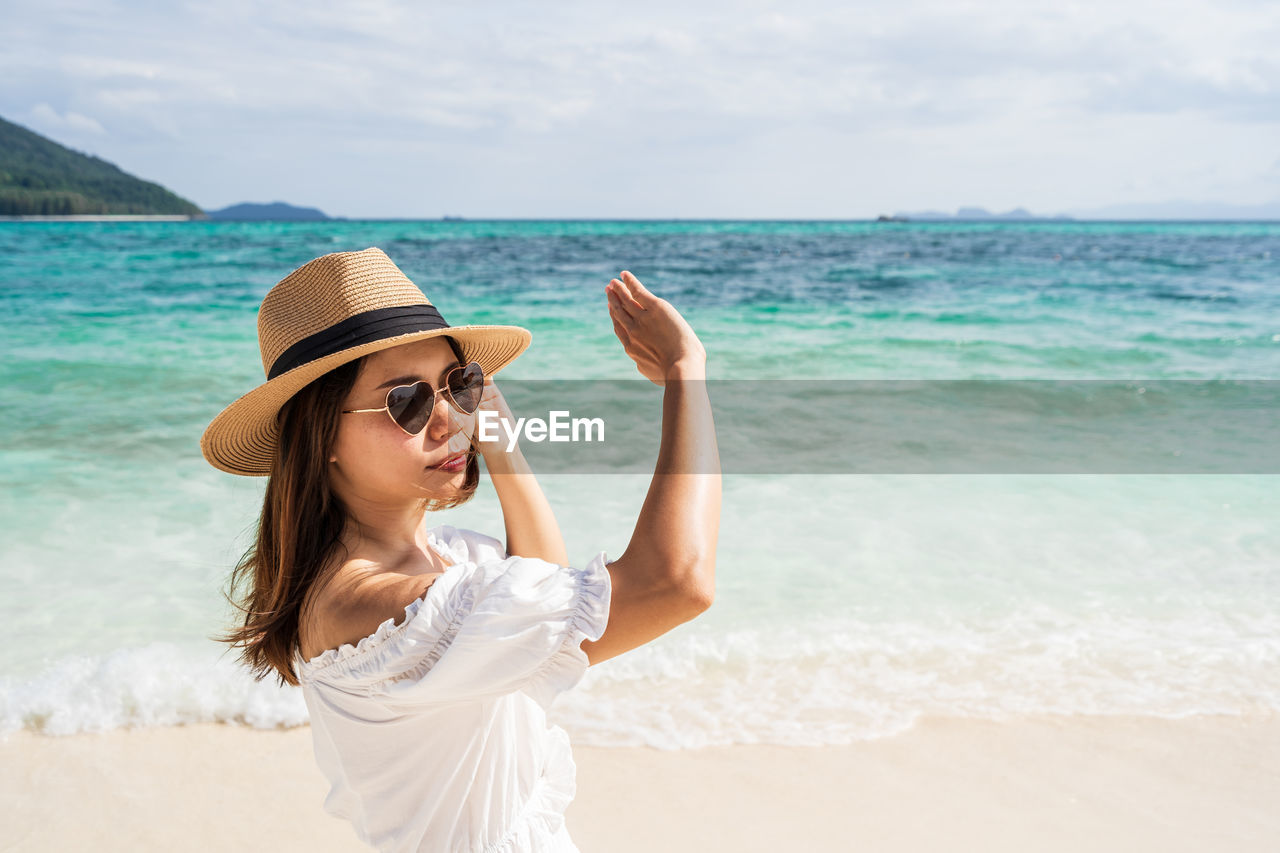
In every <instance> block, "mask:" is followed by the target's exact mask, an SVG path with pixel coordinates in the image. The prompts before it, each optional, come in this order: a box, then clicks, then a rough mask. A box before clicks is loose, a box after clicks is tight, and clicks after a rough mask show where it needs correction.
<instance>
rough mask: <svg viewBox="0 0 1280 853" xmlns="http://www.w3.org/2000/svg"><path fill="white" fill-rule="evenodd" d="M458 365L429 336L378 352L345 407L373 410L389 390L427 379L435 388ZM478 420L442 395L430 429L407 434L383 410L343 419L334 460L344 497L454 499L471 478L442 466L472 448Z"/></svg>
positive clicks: (333, 468) (364, 368) (448, 350)
mask: <svg viewBox="0 0 1280 853" xmlns="http://www.w3.org/2000/svg"><path fill="white" fill-rule="evenodd" d="M457 365H458V360H457V357H456V356H455V355H454V354H453V349H452V348H451V347H450V346H449V342H448V341H446V340H445V339H444V338H429V339H427V340H425V341H414V342H413V343H409V344H403V345H401V346H398V347H392V348H390V349H385V350H380V351H378V352H375V353H372V354H371V355H368V356H366V357H365V360H364V363H363V364H362V365H361V369H360V374H359V375H358V376H357V377H356V382H355V386H354V387H353V388H352V389H351V392H350V393H349V394H348V395H347V398H346V400H344V401H343V404H342V409H343V410H346V409H375V408H378V407H379V406H385V405H386V404H387V391H388V390H390V389H391V388H392V387H394V386H396V385H411V384H413V383H414V382H417V381H419V380H422V379H425V380H426V381H427V382H429V383H430V384H431V386H432V387H433V388H436V389H439V388H441V387H443V385H444V377H445V374H446V373H448V371H449V370H451V369H452V368H454V367H456V366H457ZM474 431H475V415H464V414H462V413H460V412H458V411H457V410H456V409H454V408H453V406H452V405H451V404H450V403H449V401H448V399H447V397H446V396H445V395H444V394H443V393H441V392H437V394H436V398H435V408H434V409H433V410H432V412H431V419H430V420H429V421H428V422H427V425H426V427H425V428H424V429H423V430H422V432H420V433H418V434H417V435H409V434H408V433H406V432H405V431H404V430H402V429H401V428H400V426H399V425H398V424H396V422H395V421H393V420H392V419H391V416H390V415H389V414H387V413H386V412H385V411H381V412H357V413H349V414H342V415H339V416H338V435H337V439H336V440H335V442H334V447H333V452H332V453H331V454H330V457H329V464H330V470H331V471H332V473H333V481H334V486H335V488H336V489H338V491H339V492H340V493H341V494H345V495H347V496H349V497H354V498H356V499H363V500H366V501H371V502H378V503H381V502H386V501H391V502H395V501H399V500H421V499H423V498H430V497H434V498H437V499H440V498H444V497H446V496H449V495H452V494H453V493H454V492H455V491H456V490H457V488H458V487H460V486H461V485H462V483H463V482H464V481H465V480H466V474H467V472H466V467H465V466H463V467H462V468H460V469H459V470H458V471H456V472H455V471H447V470H440V469H437V468H435V467H434V466H438V465H440V464H441V463H443V462H445V461H446V460H447V459H449V458H450V457H452V456H455V455H456V454H458V453H466V452H468V451H469V450H470V446H471V436H472V433H473V432H474Z"/></svg>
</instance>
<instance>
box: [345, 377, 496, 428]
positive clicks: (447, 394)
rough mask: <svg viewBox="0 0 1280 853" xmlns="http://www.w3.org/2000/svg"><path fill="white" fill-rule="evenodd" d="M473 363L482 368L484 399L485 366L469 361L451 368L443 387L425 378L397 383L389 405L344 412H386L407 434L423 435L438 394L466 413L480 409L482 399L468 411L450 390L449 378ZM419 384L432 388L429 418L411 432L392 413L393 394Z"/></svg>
mask: <svg viewBox="0 0 1280 853" xmlns="http://www.w3.org/2000/svg"><path fill="white" fill-rule="evenodd" d="M473 364H474V365H475V366H476V367H477V368H479V370H480V387H481V391H480V397H481V400H483V399H484V390H483V389H484V380H485V378H486V377H485V373H484V368H482V367H480V363H479V362H476V361H469V362H467V363H466V364H459V365H456V366H454V367H453V369H451V370H450V371H449V372H448V373H446V374H445V375H444V385H443V387H441V388H436V387H435V386H433V385H432V384H431V383H430V382H428V381H427V380H425V379H419V380H418V381H417V382H411V383H409V384H408V385H397V386H395V387H394V388H388V389H387V405H385V406H381V407H379V408H377V409H343V410H342V414H344V415H354V414H359V413H361V412H386V413H387V417H389V418H391V422H392V423H394V424H395V425H396V426H398V427H400V429H401V430H402V431H403V432H404V433H405V434H406V435H421V434H422V431H423V430H424V429H426V428H427V424H428V423H430V422H431V414H430V413H431V412H434V411H435V409H436V399H437V397H438V395H439V394H440V393H442V392H443V393H444V395H445V399H447V400H448V401H449V405H451V406H453V408H454V410H455V411H457V412H459V413H461V414H464V415H474V414H475V413H476V412H477V411H479V409H480V402H481V401H480V400H477V401H476V407H475V408H474V409H472V410H471V411H469V412H468V411H467V410H466V409H464V408H462V406H460V405H458V401H457V400H455V399H454V397H453V392H452V391H450V390H449V380H450V379H451V378H452V377H453V374H455V373H457V372H458V371H459V370H461V371H466V370H467V369H468V368H470V367H471V365H473ZM419 385H426V386H427V387H428V388H430V389H431V405H430V406H428V407H427V419H426V421H424V422H423V424H422V426H421V427H419V429H418V431H417V432H409V430H407V429H405V427H404V425H403V424H401V423H400V422H399V421H398V420H396V419H395V416H394V415H392V414H391V395H392V394H394V393H395V392H396V391H399V390H400V389H401V388H416V387H417V386H419ZM414 393H417V392H416V391H415V392H414Z"/></svg>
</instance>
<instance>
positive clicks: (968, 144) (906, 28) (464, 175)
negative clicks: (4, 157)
mask: <svg viewBox="0 0 1280 853" xmlns="http://www.w3.org/2000/svg"><path fill="white" fill-rule="evenodd" d="M0 10H2V11H3V14H2V15H0V18H2V19H3V20H4V24H3V30H4V34H5V39H4V41H5V47H4V50H3V52H2V53H0V116H3V117H4V118H6V119H8V120H10V121H13V122H16V123H18V124H22V125H24V126H26V127H28V128H30V129H31V130H34V131H36V132H37V133H40V134H43V135H45V136H48V137H50V138H51V139H54V140H55V141H57V142H59V143H61V144H63V145H66V146H67V147H69V148H73V149H75V150H77V151H82V152H85V153H91V154H94V155H96V156H99V157H102V158H103V159H106V160H109V161H111V162H113V163H115V164H116V165H118V166H119V167H120V168H122V169H124V170H125V171H127V172H129V173H131V174H134V175H137V176H139V177H142V178H145V179H147V180H153V181H156V182H158V183H161V184H163V185H165V186H166V187H168V188H169V189H171V190H173V191H175V192H177V193H178V194H179V195H181V196H183V197H185V198H188V199H190V200H191V201H194V202H195V203H196V204H198V205H200V206H201V207H202V208H204V209H206V210H212V209H216V208H219V207H223V206H226V205H229V204H233V203H237V202H242V201H257V202H268V201H287V202H290V203H292V204H297V205H302V206H310V207H318V208H320V209H322V210H323V211H325V212H326V213H328V214H330V215H331V216H345V217H349V218H365V217H367V218H378V217H386V218H402V217H404V218H414V217H422V218H438V217H440V216H444V215H451V216H463V217H467V218H485V217H493V218H614V217H616V218H732V219H773V218H777V219H805V218H814V219H846V218H847V219H857V218H868V217H875V216H876V215H879V214H885V213H896V212H902V211H918V210H944V211H954V210H955V209H956V208H958V207H960V206H980V207H985V208H987V209H989V210H992V211H1004V210H1009V209H1012V208H1014V207H1025V208H1028V209H1030V210H1031V211H1033V212H1035V213H1038V214H1045V215H1053V214H1059V213H1069V214H1077V215H1078V214H1088V213H1089V212H1098V211H1104V212H1105V211H1106V210H1111V211H1113V212H1114V211H1120V210H1123V209H1128V208H1136V207H1141V206H1143V205H1146V206H1153V205H1154V206H1158V207H1159V208H1160V209H1164V210H1177V209H1186V210H1191V209H1192V208H1194V207H1196V205H1197V204H1199V205H1200V207H1201V208H1204V206H1205V205H1216V206H1217V207H1223V206H1234V207H1232V208H1231V209H1237V208H1240V209H1256V208H1254V207H1252V206H1257V205H1268V206H1269V207H1268V209H1271V208H1274V209H1275V211H1276V215H1280V49H1277V48H1276V46H1277V45H1280V2H1275V0H1212V2H1204V0H1161V2H1147V0H1106V2H1093V0H1087V2H1071V0H1059V2H1038V0H1017V2H1007V1H1006V0H993V1H992V2H965V0H946V2H934V0H894V2H880V3H865V2H860V0H833V2H810V0H787V2H754V1H753V0H734V2H721V0H696V1H695V0H683V2H666V0H651V2H646V3H643V4H640V3H625V4H624V3H617V2H611V0H594V2H582V3H578V2H555V0H540V2H501V0H491V1H490V2H470V3H464V2H448V3H442V2H425V0H419V2H393V0H360V2H327V0H309V2H295V0H270V2H265V3H264V2H261V0H253V2H249V0H218V2H217V3H213V2H181V0H165V2H157V0H125V1H124V2H117V0H70V2H68V0H0ZM1117 206H1127V208H1125V207H1117ZM1223 209H1227V208H1225V207H1223Z"/></svg>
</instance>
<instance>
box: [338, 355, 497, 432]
mask: <svg viewBox="0 0 1280 853" xmlns="http://www.w3.org/2000/svg"><path fill="white" fill-rule="evenodd" d="M442 390H443V391H444V394H445V397H447V398H448V400H449V402H451V403H452V404H453V407H454V408H455V409H457V410H458V411H459V412H462V413H463V414H466V415H470V414H473V413H474V412H475V410H476V409H478V408H479V407H480V399H481V398H482V397H483V396H484V370H483V369H482V368H481V367H480V365H479V364H477V363H476V362H474V361H473V362H471V363H470V364H467V365H461V364H460V365H458V366H457V367H455V368H454V369H453V370H450V371H449V375H448V376H446V377H445V380H444V388H443V389H442ZM435 407H436V389H435V388H432V387H431V383H430V382H428V381H427V380H425V379H423V380H422V381H420V382H415V383H413V384H412V385H397V386H396V387H394V388H392V389H391V390H390V391H388V392H387V404H386V405H385V406H383V407H381V408H378V409H344V410H343V411H342V414H344V415H352V414H356V413H358V412H386V413H387V414H388V415H390V416H391V420H393V421H395V422H396V424H397V425H398V426H399V427H400V429H402V430H404V431H405V432H407V433H409V435H417V434H418V433H420V432H422V430H423V428H424V427H425V426H426V425H427V421H429V420H431V412H432V411H433V410H434V409H435Z"/></svg>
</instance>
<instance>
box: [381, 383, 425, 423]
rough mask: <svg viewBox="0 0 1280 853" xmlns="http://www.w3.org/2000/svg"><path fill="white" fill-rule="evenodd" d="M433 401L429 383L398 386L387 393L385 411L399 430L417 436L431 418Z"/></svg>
mask: <svg viewBox="0 0 1280 853" xmlns="http://www.w3.org/2000/svg"><path fill="white" fill-rule="evenodd" d="M435 399H436V393H435V391H433V390H432V388H431V383H429V382H415V383H414V384H412V385H400V386H398V387H396V388H392V389H391V390H390V391H389V392H388V393H387V411H388V412H389V413H390V414H391V417H392V418H393V419H394V420H395V422H396V423H398V424H400V428H401V429H403V430H404V431H405V432H407V433H409V434H410V435H417V434H418V433H420V432H422V428H423V427H425V426H426V425H427V421H428V420H429V419H430V418H431V410H432V408H434V406H433V404H434V403H435Z"/></svg>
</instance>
